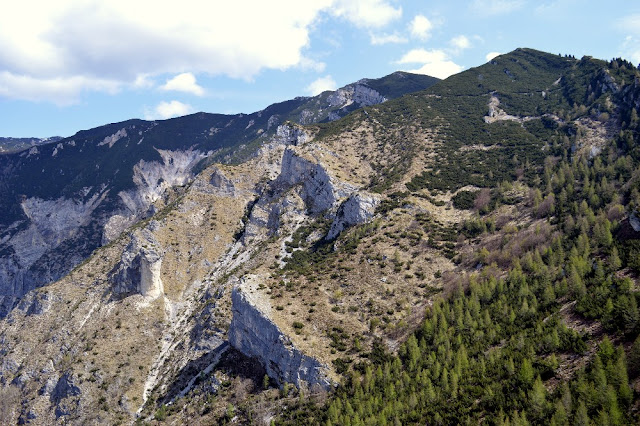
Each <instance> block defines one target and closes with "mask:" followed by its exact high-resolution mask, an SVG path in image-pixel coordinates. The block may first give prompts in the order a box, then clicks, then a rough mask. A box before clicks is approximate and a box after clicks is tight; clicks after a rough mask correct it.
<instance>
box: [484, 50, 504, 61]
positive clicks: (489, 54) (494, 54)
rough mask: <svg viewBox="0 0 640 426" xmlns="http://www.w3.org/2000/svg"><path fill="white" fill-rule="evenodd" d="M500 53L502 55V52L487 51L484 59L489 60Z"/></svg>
mask: <svg viewBox="0 0 640 426" xmlns="http://www.w3.org/2000/svg"><path fill="white" fill-rule="evenodd" d="M500 55H502V53H500V52H489V53H487V54H486V56H485V59H486V60H487V62H489V61H490V60H492V59H493V58H495V57H496V56H500Z"/></svg>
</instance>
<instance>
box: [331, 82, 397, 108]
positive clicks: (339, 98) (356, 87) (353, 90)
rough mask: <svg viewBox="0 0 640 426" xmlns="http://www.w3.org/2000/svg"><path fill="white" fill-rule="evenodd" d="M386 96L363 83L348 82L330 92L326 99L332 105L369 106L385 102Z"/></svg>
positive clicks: (341, 106) (342, 106)
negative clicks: (348, 83)
mask: <svg viewBox="0 0 640 426" xmlns="http://www.w3.org/2000/svg"><path fill="white" fill-rule="evenodd" d="M386 100H387V98H385V97H384V96H382V95H381V94H380V93H378V92H377V91H376V90H374V89H372V88H371V87H369V86H367V85H365V84H360V83H356V84H350V85H348V86H345V87H343V88H342V89H338V90H336V91H335V92H334V93H333V94H331V95H330V96H329V97H328V98H327V101H328V102H329V105H330V106H332V107H340V108H346V107H348V106H349V105H351V104H354V103H355V104H356V105H357V106H358V107H363V106H370V105H376V104H380V103H382V102H385V101H386Z"/></svg>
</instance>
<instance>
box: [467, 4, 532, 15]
mask: <svg viewBox="0 0 640 426" xmlns="http://www.w3.org/2000/svg"><path fill="white" fill-rule="evenodd" d="M524 5H525V1H524V0H474V1H473V3H472V4H471V9H472V10H473V11H474V12H476V13H477V14H479V15H480V16H485V17H486V16H495V15H504V14H507V13H511V12H513V11H515V10H517V9H520V8H521V7H522V6H524Z"/></svg>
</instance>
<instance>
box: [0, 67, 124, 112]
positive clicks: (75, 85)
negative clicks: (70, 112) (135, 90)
mask: <svg viewBox="0 0 640 426" xmlns="http://www.w3.org/2000/svg"><path fill="white" fill-rule="evenodd" d="M121 88H122V84H121V83H119V82H118V81H114V80H106V79H100V78H90V77H84V76H72V77H53V78H35V77H32V76H29V75H19V74H14V73H11V72H8V71H0V97H6V98H9V99H20V100H25V101H33V102H39V101H47V102H51V103H53V104H56V105H58V106H68V105H73V104H77V103H78V102H79V101H80V95H81V93H82V92H84V91H87V90H92V91H97V92H103V93H109V94H115V93H117V92H119V91H120V90H121Z"/></svg>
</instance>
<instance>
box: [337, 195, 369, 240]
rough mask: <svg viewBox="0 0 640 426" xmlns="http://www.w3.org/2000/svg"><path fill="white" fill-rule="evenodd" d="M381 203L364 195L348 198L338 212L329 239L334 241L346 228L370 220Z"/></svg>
mask: <svg viewBox="0 0 640 426" xmlns="http://www.w3.org/2000/svg"><path fill="white" fill-rule="evenodd" d="M379 203H380V199H379V198H378V197H375V196H373V195H369V194H364V193H358V194H354V195H352V196H350V197H349V198H347V199H346V200H345V202H344V203H342V204H341V205H340V207H339V208H338V211H337V212H336V217H335V219H334V220H333V223H332V224H331V228H330V229H329V232H328V233H327V239H328V240H332V239H334V238H335V237H337V236H338V235H339V234H340V233H341V232H342V231H344V230H345V229H346V228H348V227H350V226H353V225H358V224H361V223H365V222H367V221H368V220H370V219H371V218H372V217H373V214H374V212H375V210H376V207H377V206H378V204H379Z"/></svg>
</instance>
